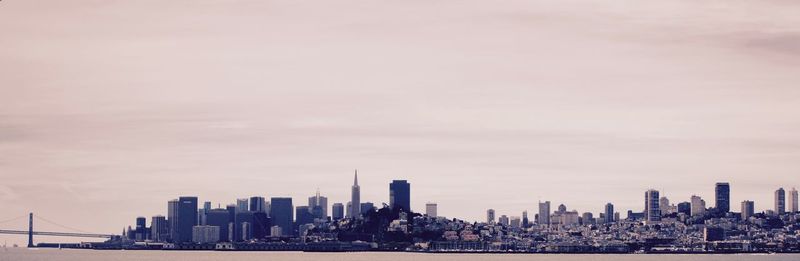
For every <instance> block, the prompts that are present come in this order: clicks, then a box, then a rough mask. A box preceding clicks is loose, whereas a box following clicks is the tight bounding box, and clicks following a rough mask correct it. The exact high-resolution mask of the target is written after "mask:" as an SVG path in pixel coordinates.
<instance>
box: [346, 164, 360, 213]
mask: <svg viewBox="0 0 800 261" xmlns="http://www.w3.org/2000/svg"><path fill="white" fill-rule="evenodd" d="M347 216H348V217H351V218H361V187H359V186H358V170H356V174H355V177H354V178H353V187H352V188H351V189H350V206H349V207H348V211H347Z"/></svg>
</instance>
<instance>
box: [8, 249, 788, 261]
mask: <svg viewBox="0 0 800 261" xmlns="http://www.w3.org/2000/svg"><path fill="white" fill-rule="evenodd" d="M409 259H413V260H414V261H473V260H474V261H482V260H504V261H505V260H508V261H514V260H526V261H536V260H556V261H606V260H607V261H617V260H622V261H625V260H632V261H633V260H637V261H638V260H645V261H647V260H654V261H656V260H657V261H662V260H663V261H672V260H674V261H692V260H698V261H699V260H703V261H706V260H709V261H714V260H720V261H723V260H724V261H738V260H742V261H745V260H747V261H749V260H755V261H759V260H764V261H783V260H800V255H508V254H506V255H497V254H495V255H481V254H417V253H301V252H172V251H116V250H114V251H92V250H58V249H36V250H28V249H24V248H18V249H8V250H3V249H0V261H42V260H65V261H72V260H74V261H94V260H98V261H100V260H102V261H106V260H115V261H128V260H130V261H133V260H136V261H148V260H169V261H190V260H191V261H211V260H244V261H248V260H254V261H255V260H258V261H264V260H269V261H273V260H274V261H283V260H286V261H295V260H296V261H305V260H325V261H339V260H341V261H344V260H347V261H394V260H409Z"/></svg>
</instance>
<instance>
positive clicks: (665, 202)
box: [658, 197, 669, 216]
mask: <svg viewBox="0 0 800 261" xmlns="http://www.w3.org/2000/svg"><path fill="white" fill-rule="evenodd" d="M658 207H659V208H661V216H666V215H667V214H669V199H668V198H667V197H661V198H660V199H659V200H658Z"/></svg>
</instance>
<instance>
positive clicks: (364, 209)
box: [361, 202, 375, 214]
mask: <svg viewBox="0 0 800 261" xmlns="http://www.w3.org/2000/svg"><path fill="white" fill-rule="evenodd" d="M373 209H375V204H373V203H372V202H364V203H361V214H364V213H369V212H371V211H372V210H373Z"/></svg>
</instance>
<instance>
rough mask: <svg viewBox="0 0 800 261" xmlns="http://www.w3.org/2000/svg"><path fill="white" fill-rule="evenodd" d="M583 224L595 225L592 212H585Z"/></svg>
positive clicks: (582, 216) (582, 217) (582, 219)
mask: <svg viewBox="0 0 800 261" xmlns="http://www.w3.org/2000/svg"><path fill="white" fill-rule="evenodd" d="M581 223H582V224H583V225H594V215H593V214H592V212H585V213H583V215H581Z"/></svg>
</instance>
